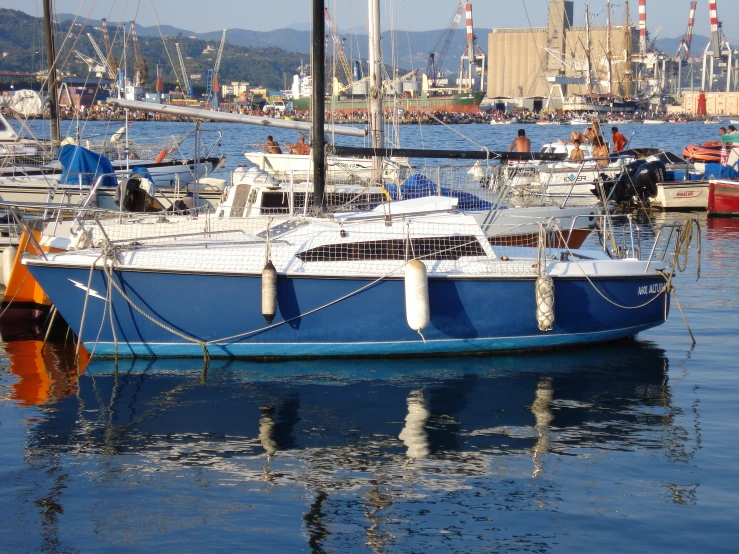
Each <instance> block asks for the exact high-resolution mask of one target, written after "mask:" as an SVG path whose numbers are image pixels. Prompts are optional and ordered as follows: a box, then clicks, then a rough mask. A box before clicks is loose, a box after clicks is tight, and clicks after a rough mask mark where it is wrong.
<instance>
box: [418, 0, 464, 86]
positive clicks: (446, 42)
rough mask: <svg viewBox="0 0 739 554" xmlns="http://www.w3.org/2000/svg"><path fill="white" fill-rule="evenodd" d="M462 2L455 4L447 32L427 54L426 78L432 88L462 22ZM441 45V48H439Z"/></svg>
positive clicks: (461, 0) (462, 0)
mask: <svg viewBox="0 0 739 554" xmlns="http://www.w3.org/2000/svg"><path fill="white" fill-rule="evenodd" d="M464 5H465V2H464V0H460V1H459V2H458V3H457V10H456V11H455V12H454V15H453V16H452V19H451V21H450V22H449V25H448V28H447V30H446V31H445V32H444V34H443V35H442V36H441V37H440V38H439V41H438V42H437V43H436V44H435V45H434V49H433V50H432V51H431V52H430V53H429V56H428V60H427V62H426V77H428V79H429V84H431V85H432V86H433V84H434V82H435V81H436V79H438V78H439V77H440V76H441V73H442V67H443V65H444V58H446V54H447V52H448V51H449V46H450V45H451V43H452V39H453V38H454V33H455V32H456V31H457V27H459V22H460V21H462V14H464ZM440 45H441V48H439V46H440Z"/></svg>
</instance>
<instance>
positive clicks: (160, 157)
mask: <svg viewBox="0 0 739 554" xmlns="http://www.w3.org/2000/svg"><path fill="white" fill-rule="evenodd" d="M166 157H167V149H166V148H165V149H164V150H162V151H161V152H159V155H158V156H157V159H156V163H158V164H160V163H162V162H163V161H164V158H166Z"/></svg>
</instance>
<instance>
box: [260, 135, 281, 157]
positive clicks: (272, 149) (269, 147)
mask: <svg viewBox="0 0 739 554" xmlns="http://www.w3.org/2000/svg"><path fill="white" fill-rule="evenodd" d="M254 146H256V147H257V148H259V147H260V146H263V147H264V151H265V152H267V153H268V154H282V150H280V145H279V144H278V143H277V141H276V140H274V139H273V138H272V135H269V136H268V137H267V142H258V143H256V144H255V145H254Z"/></svg>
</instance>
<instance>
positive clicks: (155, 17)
mask: <svg viewBox="0 0 739 554" xmlns="http://www.w3.org/2000/svg"><path fill="white" fill-rule="evenodd" d="M149 5H150V6H151V11H152V13H153V14H154V23H155V24H156V26H157V32H158V33H159V38H161V39H162V44H163V45H164V51H165V52H166V53H167V59H168V60H169V63H170V65H171V66H172V71H173V72H174V76H175V79H176V80H177V84H179V85H180V88H182V87H183V83H181V82H180V79H179V77H178V76H177V70H176V69H175V65H174V61H173V60H172V56H171V55H170V54H169V48H167V43H166V41H165V40H164V35H162V28H161V25H160V24H159V15H157V10H156V8H154V2H152V0H149ZM182 77H183V79H184V78H185V77H186V75H183V76H182Z"/></svg>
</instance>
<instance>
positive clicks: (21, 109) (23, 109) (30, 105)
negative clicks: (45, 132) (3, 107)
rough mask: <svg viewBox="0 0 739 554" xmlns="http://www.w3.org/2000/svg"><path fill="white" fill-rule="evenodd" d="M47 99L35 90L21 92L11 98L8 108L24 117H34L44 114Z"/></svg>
mask: <svg viewBox="0 0 739 554" xmlns="http://www.w3.org/2000/svg"><path fill="white" fill-rule="evenodd" d="M44 102H45V98H43V97H41V96H39V93H38V92H35V91H33V90H25V89H24V90H19V91H16V93H15V94H14V95H13V96H11V97H10V101H9V102H8V107H9V108H10V109H11V110H13V111H14V112H15V113H17V114H18V115H20V116H23V117H33V116H38V115H42V114H43V113H44Z"/></svg>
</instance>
